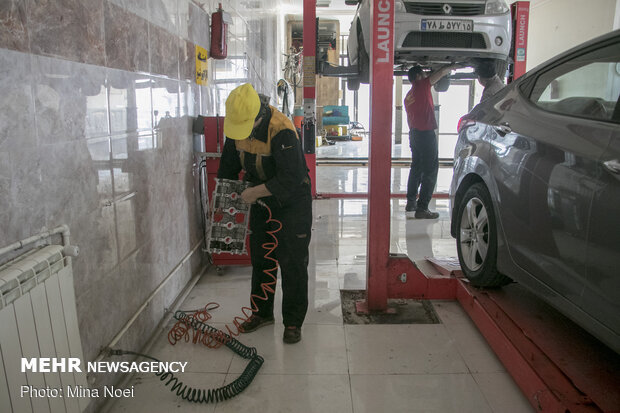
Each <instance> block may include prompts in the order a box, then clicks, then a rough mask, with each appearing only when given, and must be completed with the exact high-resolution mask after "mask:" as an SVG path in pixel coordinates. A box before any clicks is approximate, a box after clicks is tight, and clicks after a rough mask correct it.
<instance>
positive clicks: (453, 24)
mask: <svg viewBox="0 0 620 413" xmlns="http://www.w3.org/2000/svg"><path fill="white" fill-rule="evenodd" d="M420 26H421V27H420V30H422V31H423V32H471V31H473V30H474V22H473V21H472V20H431V19H422V23H421V24H420Z"/></svg>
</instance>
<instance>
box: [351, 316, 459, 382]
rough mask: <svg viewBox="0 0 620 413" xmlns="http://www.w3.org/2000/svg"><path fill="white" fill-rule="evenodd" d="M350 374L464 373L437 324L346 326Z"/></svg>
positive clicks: (455, 348)
mask: <svg viewBox="0 0 620 413" xmlns="http://www.w3.org/2000/svg"><path fill="white" fill-rule="evenodd" d="M345 332H346V339H347V350H348V356H349V371H350V372H351V374H422V373H427V374H428V373H434V374H438V373H467V372H468V370H467V366H466V365H465V363H464V361H463V359H462V358H461V355H460V354H459V352H458V350H457V347H456V344H455V342H454V340H453V339H452V338H451V337H450V335H449V334H448V331H447V330H446V328H445V327H444V326H443V325H441V324H417V325H410V324H395V325H346V326H345Z"/></svg>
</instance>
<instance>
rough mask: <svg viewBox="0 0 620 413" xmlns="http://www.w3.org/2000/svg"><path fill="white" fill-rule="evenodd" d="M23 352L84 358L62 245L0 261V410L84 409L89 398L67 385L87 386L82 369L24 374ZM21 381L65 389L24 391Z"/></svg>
mask: <svg viewBox="0 0 620 413" xmlns="http://www.w3.org/2000/svg"><path fill="white" fill-rule="evenodd" d="M22 357H24V358H28V359H32V358H35V359H37V360H38V359H39V358H68V357H76V358H79V359H80V360H83V353H82V344H81V342H80V334H79V331H78V319H77V313H76V307H75V293H74V290H73V272H72V268H71V259H70V258H68V257H63V247H62V246H59V245H48V246H45V247H41V248H38V249H34V250H31V251H29V252H27V253H25V254H23V255H21V256H19V257H18V258H16V259H14V260H13V261H11V262H8V263H6V264H4V265H2V266H0V412H15V413H22V412H34V413H38V412H52V413H54V412H76V413H79V412H83V411H84V410H85V409H86V406H87V405H88V403H89V399H88V398H86V397H82V398H78V397H67V394H66V391H67V390H66V389H67V386H71V387H72V388H75V387H79V388H83V389H88V384H87V382H86V373H85V371H84V368H82V372H81V373H78V372H70V373H69V372H66V373H61V372H56V373H41V372H37V373H33V372H30V371H26V372H25V373H23V372H22V370H21V367H22V366H21V359H22ZM83 365H84V363H83V362H82V366H83ZM22 386H32V388H34V389H44V391H45V389H63V391H62V396H63V397H49V396H47V395H44V397H32V395H31V394H30V393H28V394H26V395H23V394H22ZM48 394H49V393H48Z"/></svg>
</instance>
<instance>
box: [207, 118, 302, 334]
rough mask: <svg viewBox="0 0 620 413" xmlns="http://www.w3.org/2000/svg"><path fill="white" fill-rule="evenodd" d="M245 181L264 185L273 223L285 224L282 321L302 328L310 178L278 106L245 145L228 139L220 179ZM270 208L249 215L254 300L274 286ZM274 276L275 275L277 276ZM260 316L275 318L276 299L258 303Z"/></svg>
mask: <svg viewBox="0 0 620 413" xmlns="http://www.w3.org/2000/svg"><path fill="white" fill-rule="evenodd" d="M241 169H243V170H244V171H245V175H244V179H245V180H247V181H249V182H251V183H252V184H254V185H260V184H263V183H264V184H265V185H266V186H267V189H269V191H270V192H271V193H272V196H269V197H266V198H261V200H262V201H263V202H265V204H267V205H268V206H269V208H271V212H272V214H273V215H272V216H273V218H274V219H276V220H278V221H280V222H281V223H282V229H281V230H280V231H279V232H277V233H276V234H275V235H276V237H277V239H278V247H277V249H276V250H275V251H274V252H273V253H272V254H271V256H272V257H274V258H276V259H277V260H278V261H279V265H280V270H281V274H282V316H283V321H284V326H285V327H289V326H296V327H301V325H302V324H303V321H304V318H305V316H306V311H307V309H308V245H309V244H310V232H311V228H312V195H311V192H310V179H309V177H308V168H307V166H306V160H305V158H304V155H303V152H302V149H301V144H300V142H299V138H298V137H297V132H296V131H295V129H294V126H293V124H292V122H291V121H290V119H288V118H287V117H286V116H284V114H282V113H281V112H279V111H278V110H277V109H276V108H274V107H273V106H269V109H268V110H267V113H266V115H265V118H264V119H263V121H262V122H261V124H260V125H259V126H258V127H257V128H255V129H254V131H253V133H252V135H251V136H250V137H249V138H247V139H243V140H233V139H226V143H225V144H224V150H223V152H222V158H221V161H220V167H219V170H218V174H217V176H218V178H226V179H239V172H240V171H241ZM268 218H269V215H268V212H267V210H266V209H265V208H263V207H262V206H260V205H258V204H254V205H252V208H251V210H250V231H251V234H250V256H251V259H252V295H257V296H263V295H264V293H263V290H262V289H261V284H262V283H264V282H270V281H273V279H272V278H271V277H269V276H268V275H266V274H265V273H264V272H263V271H264V270H265V269H269V268H272V267H273V266H274V263H273V262H272V261H269V260H266V259H265V257H264V256H265V253H266V250H265V249H264V248H263V247H262V245H263V244H264V243H271V242H272V241H273V239H272V238H271V236H269V235H268V234H267V231H270V230H273V229H275V228H276V227H277V225H276V224H274V223H270V224H267V219H268ZM272 273H273V274H274V275H275V272H272ZM273 288H275V286H274V287H273ZM255 302H256V304H257V305H258V312H257V313H256V315H258V316H260V317H272V316H273V302H274V299H273V294H269V299H268V300H267V301H263V300H255Z"/></svg>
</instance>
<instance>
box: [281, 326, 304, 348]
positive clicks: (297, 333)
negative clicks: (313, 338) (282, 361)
mask: <svg viewBox="0 0 620 413" xmlns="http://www.w3.org/2000/svg"><path fill="white" fill-rule="evenodd" d="M300 340H301V327H295V326H288V327H285V328H284V336H283V337H282V341H284V342H285V343H287V344H295V343H297V342H298V341H300Z"/></svg>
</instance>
